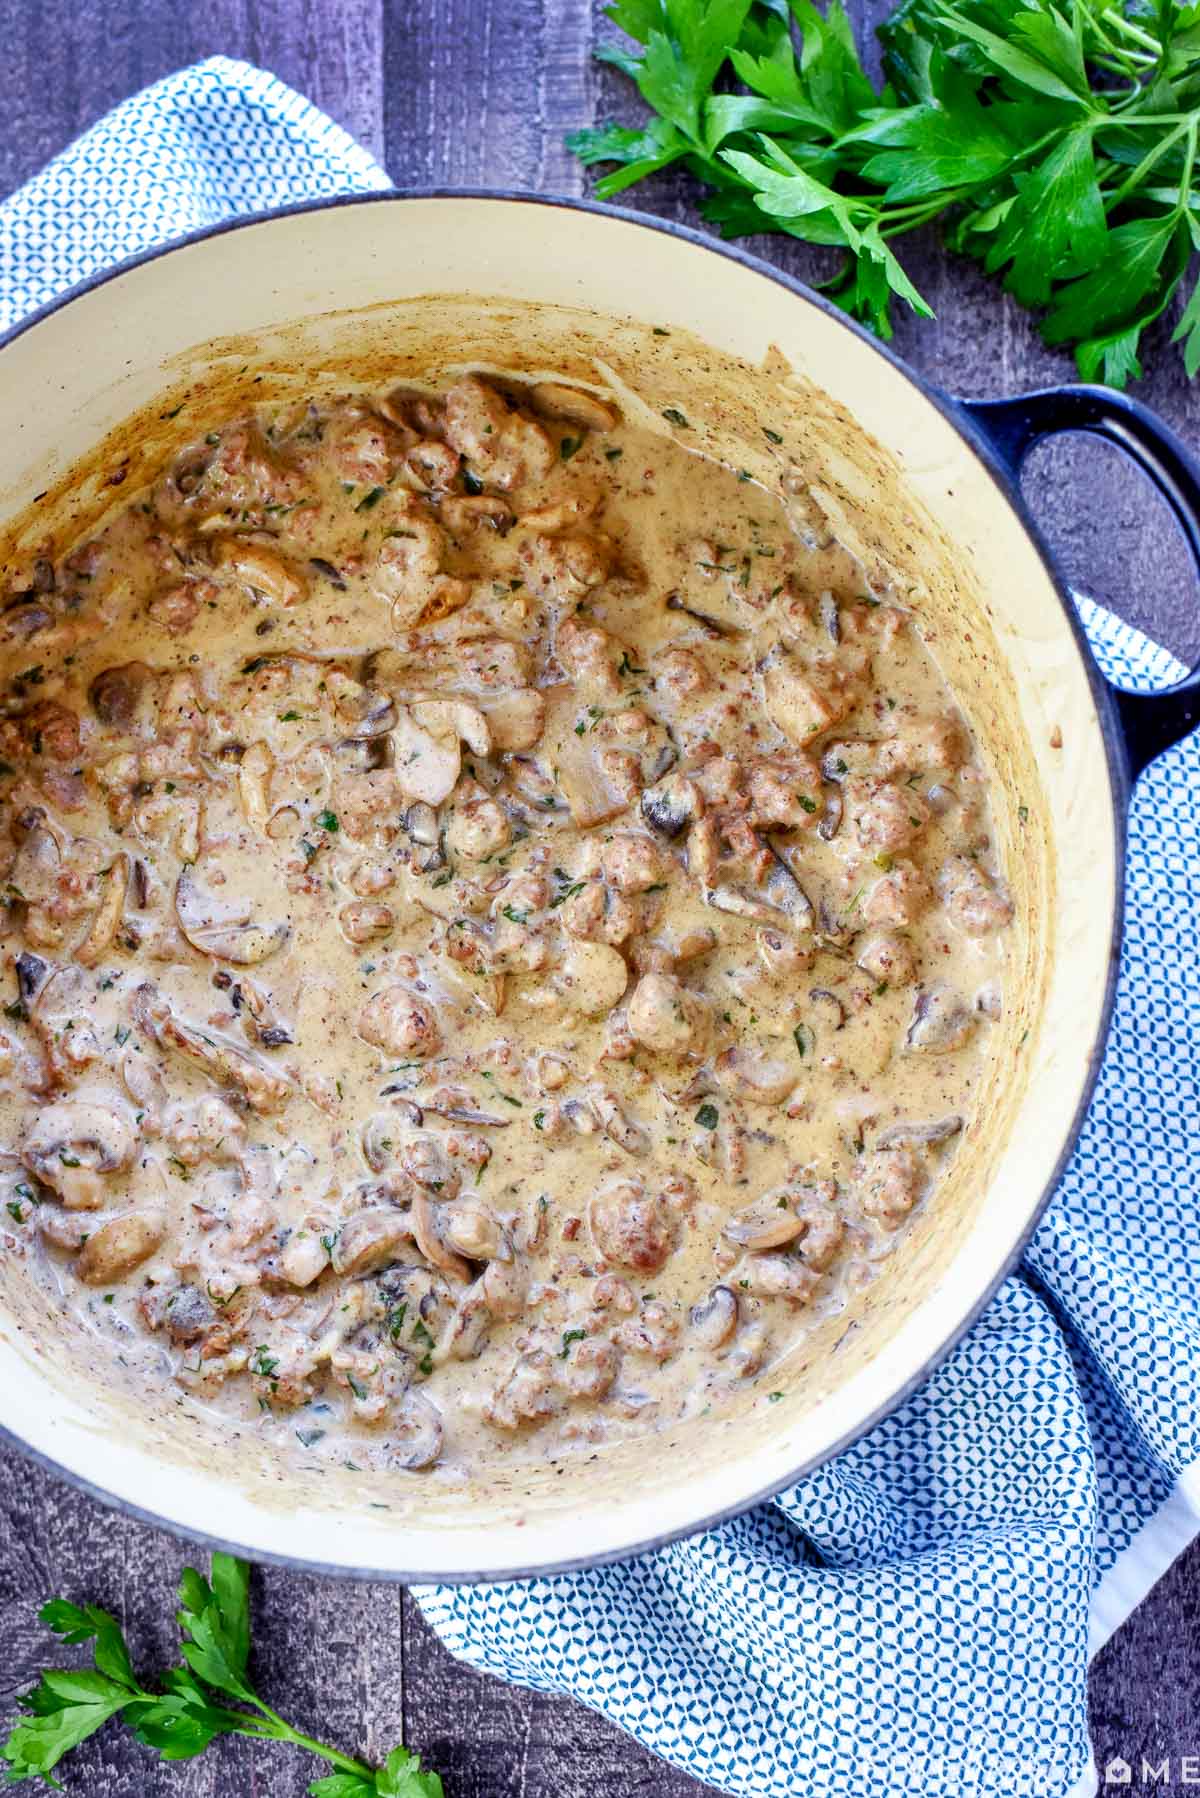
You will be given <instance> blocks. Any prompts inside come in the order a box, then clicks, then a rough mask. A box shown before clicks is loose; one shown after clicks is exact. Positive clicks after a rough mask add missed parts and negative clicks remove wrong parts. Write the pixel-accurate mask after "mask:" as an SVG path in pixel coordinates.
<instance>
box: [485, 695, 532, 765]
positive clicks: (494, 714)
mask: <svg viewBox="0 0 1200 1798" xmlns="http://www.w3.org/2000/svg"><path fill="white" fill-rule="evenodd" d="M482 709H483V712H484V716H485V717H486V718H487V721H488V729H489V731H490V732H491V736H492V748H493V750H494V751H495V752H496V753H497V754H499V753H501V751H503V750H520V749H532V748H533V746H534V744H535V743H537V742H538V740H539V738H540V737H541V734H542V732H543V730H544V729H545V728H546V701H545V700H544V699H543V698H542V695H541V694H540V693H539V692H538V691H537V689H536V688H534V687H518V688H517V690H516V691H515V692H513V693H501V694H499V695H498V696H497V697H496V698H494V699H493V698H488V699H487V700H486V702H485V703H484V705H483V708H482Z"/></svg>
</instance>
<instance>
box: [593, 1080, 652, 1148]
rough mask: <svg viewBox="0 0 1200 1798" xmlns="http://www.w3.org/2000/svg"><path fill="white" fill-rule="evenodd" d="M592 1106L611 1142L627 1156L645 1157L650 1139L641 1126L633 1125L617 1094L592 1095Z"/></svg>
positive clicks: (598, 1093)
mask: <svg viewBox="0 0 1200 1798" xmlns="http://www.w3.org/2000/svg"><path fill="white" fill-rule="evenodd" d="M592 1105H593V1106H594V1108H595V1112H596V1116H597V1118H598V1119H599V1121H600V1125H601V1128H602V1129H603V1131H604V1134H605V1135H606V1136H607V1137H608V1139H609V1141H610V1142H615V1143H616V1145H617V1147H618V1148H619V1149H624V1150H625V1153H626V1154H627V1155H645V1154H646V1153H647V1152H648V1150H649V1148H650V1138H649V1136H648V1135H647V1133H646V1131H645V1130H643V1129H642V1127H641V1125H640V1124H634V1123H631V1122H630V1120H629V1119H628V1118H627V1117H626V1116H625V1113H624V1112H623V1111H622V1109H621V1107H620V1105H619V1104H618V1102H617V1096H616V1094H615V1093H611V1092H605V1091H600V1092H596V1093H594V1094H593V1095H592Z"/></svg>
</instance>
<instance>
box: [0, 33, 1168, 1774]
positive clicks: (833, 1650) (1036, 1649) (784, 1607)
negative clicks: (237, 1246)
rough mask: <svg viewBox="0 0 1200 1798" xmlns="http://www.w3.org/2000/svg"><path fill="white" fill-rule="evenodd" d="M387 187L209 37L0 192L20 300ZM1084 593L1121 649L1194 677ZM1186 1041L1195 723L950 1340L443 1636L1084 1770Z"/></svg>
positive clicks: (1163, 1264)
mask: <svg viewBox="0 0 1200 1798" xmlns="http://www.w3.org/2000/svg"><path fill="white" fill-rule="evenodd" d="M135 172H136V178H133V177H134V174H135ZM387 186H388V181H387V177H386V175H385V174H384V172H383V171H382V169H380V168H379V166H378V165H377V164H376V163H375V162H373V161H372V160H371V158H370V157H369V156H368V155H367V154H366V152H365V151H364V150H362V149H361V148H359V146H358V145H356V144H354V143H353V142H352V141H351V140H350V139H349V138H348V137H347V136H346V134H345V133H344V132H343V131H341V130H340V129H339V128H338V127H337V126H335V125H334V124H332V123H331V121H330V120H329V119H327V118H325V117H324V116H323V115H322V114H320V113H318V112H316V111H315V110H314V109H313V107H311V106H310V105H309V104H308V103H307V102H306V101H304V100H302V99H300V98H299V96H298V95H296V94H294V93H292V92H291V91H290V90H289V89H288V88H286V87H284V86H283V85H282V84H281V83H280V82H279V81H277V80H275V78H274V77H273V76H270V75H267V74H264V73H263V72H262V71H260V70H257V69H252V68H249V67H247V66H246V65H245V64H242V63H235V62H229V61H226V60H224V59H216V60H214V61H211V62H206V63H203V64H201V65H200V66H199V67H197V68H194V69H189V70H186V71H184V72H183V73H182V74H179V75H176V76H173V77H172V78H171V79H170V80H168V81H164V82H161V83H160V84H159V85H158V86H157V87H153V88H151V89H149V90H148V91H147V92H146V93H143V94H139V95H137V96H136V97H135V98H134V99H131V100H129V101H127V102H126V103H125V104H124V105H122V106H120V107H119V108H118V109H117V110H116V111H115V112H114V113H112V114H111V115H110V116H109V117H108V118H107V119H104V120H103V121H102V122H101V123H100V124H99V125H97V126H95V127H94V129H93V130H91V131H89V132H88V133H87V135H86V136H85V137H83V138H81V139H80V140H79V142H78V143H76V144H75V145H74V146H73V147H72V148H71V149H69V150H67V151H66V152H65V153H64V154H63V155H62V156H60V157H58V158H57V159H56V161H54V162H53V163H51V165H50V167H49V168H48V169H46V170H45V171H44V172H43V173H42V174H41V175H39V176H38V177H37V178H36V180H34V181H32V182H30V183H29V185H28V186H27V187H25V188H24V189H22V190H21V192H20V193H18V194H17V195H15V196H14V197H13V198H12V199H11V200H9V201H8V202H7V203H6V204H5V205H3V206H0V320H2V321H3V322H4V323H11V322H13V321H14V320H16V319H17V318H19V317H22V316H23V315H24V314H26V313H27V312H29V311H30V310H31V309H32V308H34V307H36V306H38V305H40V304H42V303H43V302H44V301H46V300H47V299H49V298H51V297H52V296H53V295H54V294H55V293H57V292H59V291H60V290H61V289H62V288H64V287H66V286H68V285H70V284H71V283H72V282H74V281H77V280H80V279H82V278H83V277H84V276H86V275H89V274H91V273H93V272H95V271H96V270H97V269H100V268H103V267H105V266H107V265H109V264H111V263H112V262H114V261H116V260H118V259H120V258H121V257H124V256H128V255H130V254H132V253H134V252H136V251H139V250H143V249H146V248H148V247H150V246H151V245H152V244H156V243H161V242H163V241H165V240H167V239H169V238H172V237H176V236H179V235H180V234H182V233H183V232H185V231H189V230H192V229H194V228H196V227H197V226H200V225H205V224H210V223H214V222H216V221H218V220H220V219H223V218H228V217H230V216H233V215H235V214H243V213H250V212H255V211H258V210H261V209H263V208H265V207H269V206H275V205H281V204H285V203H287V202H289V201H297V200H302V199H306V198H313V197H316V196H319V195H323V194H329V193H334V192H346V191H360V192H363V191H373V190H379V189H383V188H386V187H387ZM1082 609H1083V616H1084V621H1085V624H1086V627H1087V630H1088V633H1089V635H1090V637H1091V639H1092V642H1093V644H1094V646H1095V648H1096V652H1097V654H1098V656H1099V657H1100V659H1101V661H1102V662H1103V664H1104V666H1105V669H1106V670H1107V671H1108V672H1109V673H1110V674H1112V675H1113V676H1114V677H1115V678H1118V679H1121V680H1123V681H1125V682H1127V683H1129V684H1134V683H1137V684H1141V685H1149V684H1161V683H1162V682H1164V681H1166V680H1169V679H1173V678H1175V677H1176V676H1177V674H1178V673H1179V670H1178V668H1177V667H1176V665H1175V664H1174V662H1173V661H1172V660H1171V658H1170V657H1169V656H1168V655H1167V654H1166V653H1165V652H1164V651H1163V650H1161V649H1158V648H1156V647H1155V646H1154V645H1153V644H1151V643H1148V642H1147V641H1146V640H1145V638H1143V637H1140V636H1138V635H1137V634H1135V633H1134V632H1133V631H1131V630H1129V629H1127V628H1126V627H1125V626H1124V625H1122V624H1120V623H1119V622H1117V621H1116V620H1115V619H1114V618H1112V617H1111V616H1110V615H1109V614H1107V613H1104V612H1101V611H1100V610H1099V609H1098V608H1096V607H1094V606H1091V605H1089V604H1087V603H1086V602H1084V604H1083V608H1082ZM1198 1042H1200V747H1198V743H1197V740H1196V739H1195V738H1193V739H1192V740H1191V741H1189V742H1188V743H1186V744H1184V745H1182V746H1181V747H1179V748H1177V749H1175V750H1172V751H1171V752H1170V753H1168V754H1167V755H1165V756H1164V757H1163V758H1162V759H1161V760H1160V761H1159V762H1158V763H1157V764H1156V766H1155V767H1153V768H1152V769H1151V770H1150V771H1149V772H1148V773H1147V774H1146V775H1145V776H1144V777H1143V779H1142V781H1141V783H1140V785H1139V787H1138V790H1137V794H1136V797H1135V800H1134V805H1133V813H1132V818H1131V828H1130V845H1129V872H1128V928H1127V935H1126V940H1125V952H1124V960H1123V964H1122V971H1121V980H1120V989H1119V993H1118V998H1117V1009H1116V1016H1115V1021H1114V1026H1113V1032H1112V1038H1111V1041H1110V1044H1109V1048H1108V1053H1107V1056H1106V1059H1105V1063H1104V1069H1103V1073H1102V1076H1101V1080H1100V1085H1099V1088H1098V1091H1097V1094H1096V1098H1095V1101H1094V1103H1093V1105H1092V1109H1091V1113H1090V1116H1089V1117H1088V1120H1087V1123H1086V1125H1085V1128H1084V1131H1083V1135H1082V1138H1081V1140H1080V1144H1079V1148H1078V1150H1077V1152H1076V1154H1075V1157H1074V1159H1073V1161H1072V1162H1071V1165H1070V1167H1069V1168H1068V1170H1067V1173H1066V1175H1065V1177H1064V1179H1063V1183H1062V1186H1061V1188H1060V1190H1059V1192H1058V1195H1057V1197H1056V1198H1055V1200H1054V1203H1053V1205H1052V1206H1051V1209H1050V1211H1049V1213H1048V1215H1047V1217H1046V1220H1045V1222H1044V1223H1043V1225H1042V1227H1041V1229H1040V1230H1039V1231H1038V1233H1037V1236H1036V1238H1035V1239H1034V1242H1033V1244H1032V1246H1031V1248H1030V1250H1029V1253H1028V1255H1027V1256H1026V1259H1025V1262H1024V1265H1023V1266H1022V1268H1021V1270H1020V1272H1019V1273H1018V1274H1016V1275H1015V1276H1014V1277H1013V1278H1012V1279H1010V1280H1009V1281H1008V1283H1007V1284H1006V1285H1005V1286H1004V1288H1003V1289H1002V1290H1001V1292H1000V1293H999V1294H998V1295H997V1297H996V1299H995V1301H994V1303H993V1304H992V1305H991V1307H990V1308H989V1310H988V1311H987V1312H986V1313H985V1315H984V1316H983V1318H982V1319H981V1320H980V1321H979V1323H978V1324H977V1325H976V1326H975V1328H974V1329H973V1330H972V1331H971V1333H970V1334H969V1336H967V1338H966V1339H965V1340H964V1341H963V1342H962V1343H961V1344H960V1345H959V1347H958V1348H957V1349H956V1351H955V1352H954V1354H953V1355H952V1356H951V1357H950V1359H949V1360H948V1361H947V1362H946V1363H945V1364H944V1365H943V1366H942V1367H941V1368H940V1369H939V1370H938V1372H937V1373H936V1374H935V1375H934V1376H933V1377H932V1378H931V1379H930V1380H929V1381H928V1383H927V1384H926V1385H925V1386H924V1387H922V1389H921V1390H920V1391H919V1392H918V1393H916V1394H915V1396H914V1397H913V1398H911V1399H910V1400H909V1401H908V1403H907V1404H906V1405H904V1407H903V1408H902V1409H901V1410H899V1411H897V1412H896V1413H895V1414H894V1415H893V1416H892V1417H890V1418H889V1419H888V1420H887V1421H886V1422H885V1423H883V1424H881V1425H879V1427H878V1428H876V1429H875V1430H874V1431H873V1432H872V1433H871V1434H870V1436H868V1437H867V1438H866V1439H865V1440H864V1441H862V1442H860V1443H858V1444H857V1445H856V1446H855V1447H853V1448H851V1449H848V1450H847V1451H846V1452H845V1453H844V1454H842V1455H840V1456H839V1457H838V1458H837V1459H836V1460H835V1461H832V1462H830V1463H829V1464H828V1465H826V1466H825V1467H823V1468H822V1469H821V1470H820V1471H819V1472H818V1473H816V1474H814V1475H813V1476H812V1477H811V1478H810V1479H807V1480H805V1481H804V1482H803V1484H801V1485H799V1486H797V1487H796V1488H795V1489H794V1490H793V1491H791V1492H788V1493H787V1494H785V1495H784V1496H783V1497H782V1498H780V1499H777V1500H776V1501H775V1502H774V1503H773V1504H769V1505H765V1506H764V1507H763V1508H762V1509H760V1510H758V1511H755V1512H753V1513H751V1514H750V1515H748V1516H746V1517H743V1518H741V1519H739V1520H738V1521H737V1522H734V1523H729V1524H725V1525H723V1526H722V1527H721V1528H720V1529H718V1530H714V1531H712V1532H711V1533H710V1534H708V1535H704V1536H698V1537H695V1538H693V1539H692V1540H691V1541H688V1542H682V1543H678V1544H676V1545H674V1546H673V1547H670V1548H666V1549H662V1550H660V1551H659V1552H657V1553H655V1554H651V1555H647V1556H646V1557H644V1558H643V1559H641V1560H638V1561H634V1562H631V1563H629V1564H627V1565H625V1566H620V1567H610V1568H605V1569H602V1570H600V1571H598V1572H592V1573H580V1574H572V1575H568V1576H564V1577H562V1578H559V1579H553V1580H537V1581H533V1582H530V1583H528V1584H518V1585H508V1586H492V1587H487V1588H476V1589H469V1588H458V1589H454V1588H449V1587H445V1588H429V1589H425V1590H422V1591H420V1592H419V1593H418V1594H417V1596H418V1598H419V1600H420V1603H421V1606H422V1609H423V1610H424V1613H425V1615H426V1617H428V1619H429V1621H430V1622H431V1623H432V1625H433V1626H434V1628H435V1629H436V1630H437V1631H438V1633H439V1635H440V1636H441V1637H442V1639H443V1641H444V1642H445V1643H446V1644H447V1646H448V1647H449V1648H450V1649H451V1650H452V1651H453V1653H455V1654H457V1655H459V1656H461V1657H462V1658H463V1659H464V1660H467V1661H469V1662H471V1663H472V1664H473V1665H474V1666H476V1667H480V1668H483V1669H485V1670H486V1671H488V1672H492V1673H498V1674H501V1675H503V1676H504V1677H505V1678H508V1679H513V1680H518V1681H521V1682H522V1683H523V1684H526V1685H531V1686H537V1687H540V1688H542V1689H544V1690H547V1691H560V1692H570V1693H571V1694H573V1695H574V1696H575V1697H576V1698H579V1699H581V1700H582V1701H583V1702H584V1703H585V1704H590V1705H593V1706H595V1707H596V1708H597V1709H599V1710H602V1711H604V1712H606V1713H607V1714H608V1715H609V1716H610V1717H612V1718H614V1719H615V1720H616V1721H617V1722H618V1723H620V1724H622V1725H624V1727H625V1728H626V1729H628V1730H631V1731H632V1732H633V1734H634V1735H636V1736H638V1737H639V1738H640V1739H641V1740H642V1741H643V1742H645V1743H646V1744H647V1745H648V1746H649V1747H650V1748H652V1749H654V1750H656V1751H657V1752H658V1753H659V1754H661V1755H663V1756H665V1757H666V1758H667V1759H668V1760H670V1761H673V1762H674V1763H675V1764H676V1765H677V1766H680V1767H683V1768H685V1769H686V1770H687V1771H688V1772H689V1773H692V1774H694V1775H695V1777H696V1778H697V1779H700V1780H703V1781H705V1782H707V1783H709V1784H712V1785H716V1786H719V1787H721V1788H723V1789H724V1790H726V1791H728V1792H731V1793H736V1794H739V1795H740V1798H799V1795H800V1794H803V1795H804V1798H910V1794H911V1793H912V1792H914V1791H919V1792H921V1793H922V1794H923V1795H924V1798H993V1795H995V1798H999V1795H1000V1794H1004V1795H1005V1798H1064V1795H1065V1794H1068V1793H1072V1792H1078V1793H1084V1792H1089V1791H1092V1790H1094V1788H1095V1785H1096V1772H1095V1770H1094V1768H1093V1767H1092V1764H1091V1755H1090V1750H1089V1746H1088V1738H1087V1725H1086V1711H1085V1695H1086V1676H1087V1663H1088V1658H1089V1656H1090V1655H1091V1654H1093V1653H1094V1652H1095V1651H1096V1649H1097V1648H1098V1647H1099V1646H1100V1644H1101V1643H1102V1642H1104V1641H1105V1640H1106V1638H1107V1637H1108V1636H1109V1634H1110V1633H1111V1632H1112V1630H1113V1629H1115V1628H1116V1626H1117V1625H1118V1624H1119V1623H1120V1622H1121V1621H1122V1619H1123V1618H1124V1617H1125V1616H1127V1615H1128V1613H1129V1611H1130V1610H1131V1609H1132V1608H1133V1606H1134V1605H1135V1604H1137V1603H1138V1601H1139V1600H1140V1599H1141V1597H1142V1596H1143V1594H1144V1593H1145V1592H1146V1590H1147V1589H1148V1587H1149V1586H1150V1585H1151V1584H1152V1583H1153V1581H1154V1580H1155V1579H1156V1578H1157V1576H1158V1575H1159V1574H1160V1573H1161V1572H1162V1571H1163V1570H1164V1568H1165V1567H1166V1566H1167V1565H1168V1564H1169V1562H1170V1561H1171V1560H1172V1559H1173V1558H1174V1557H1175V1555H1176V1554H1178V1553H1179V1551H1180V1550H1181V1549H1182V1548H1183V1547H1184V1546H1185V1544H1186V1543H1187V1542H1189V1541H1190V1540H1191V1538H1192V1537H1193V1535H1195V1534H1196V1532H1197V1530H1198V1529H1200V1402H1198V1401H1200V1255H1198V1254H1197V1252H1196V1230H1197V1208H1198V1206H1197V1202H1198V1199H1200V1154H1198V1152H1197V1148H1196V1141H1197V1118H1198V1117H1200V1093H1198V1091H1197V1087H1198V1060H1197V1055H1196V1044H1197V1043H1198ZM1180 1747H1181V1748H1186V1749H1187V1750H1188V1751H1189V1752H1190V1751H1193V1750H1195V1749H1196V1748H1197V1747H1200V1743H1189V1744H1180ZM1121 1771H1122V1770H1121V1768H1120V1767H1119V1766H1115V1765H1114V1767H1113V1768H1112V1769H1110V1770H1109V1772H1110V1776H1111V1777H1112V1778H1113V1779H1114V1781H1115V1780H1118V1779H1119V1778H1120V1776H1121Z"/></svg>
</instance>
